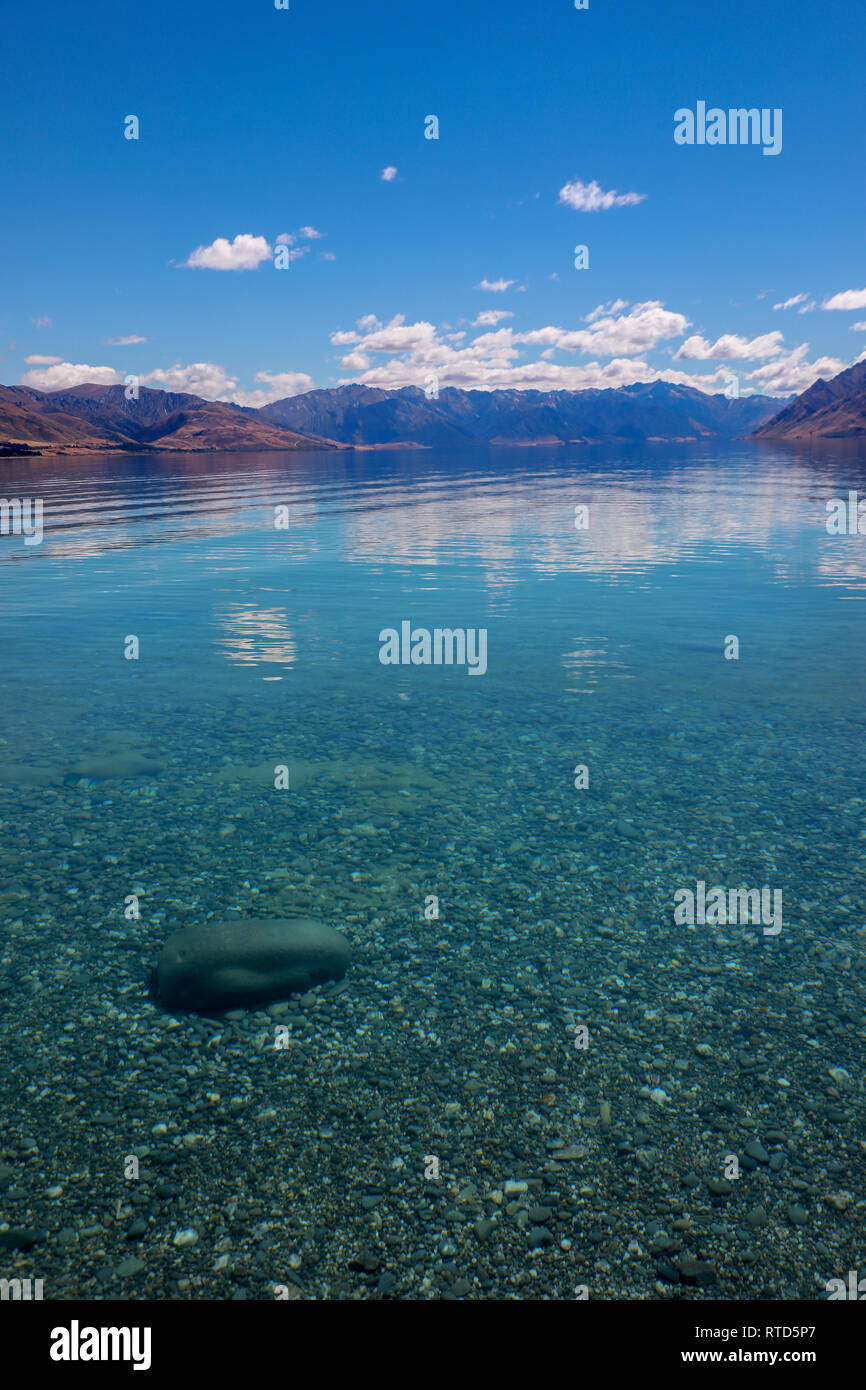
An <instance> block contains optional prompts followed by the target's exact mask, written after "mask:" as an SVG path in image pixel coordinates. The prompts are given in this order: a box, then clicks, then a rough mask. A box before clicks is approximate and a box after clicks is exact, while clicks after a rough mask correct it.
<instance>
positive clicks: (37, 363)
mask: <svg viewBox="0 0 866 1390" xmlns="http://www.w3.org/2000/svg"><path fill="white" fill-rule="evenodd" d="M24 361H25V362H26V363H27V365H28V367H53V366H54V365H55V364H56V363H57V362H62V361H63V358H62V357H37V356H35V355H34V356H33V357H25V358H24Z"/></svg>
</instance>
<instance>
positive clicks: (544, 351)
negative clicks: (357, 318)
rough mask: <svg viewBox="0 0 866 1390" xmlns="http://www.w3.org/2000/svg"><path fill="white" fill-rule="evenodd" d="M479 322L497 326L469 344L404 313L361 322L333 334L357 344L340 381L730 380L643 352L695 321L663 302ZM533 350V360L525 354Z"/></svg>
mask: <svg viewBox="0 0 866 1390" xmlns="http://www.w3.org/2000/svg"><path fill="white" fill-rule="evenodd" d="M477 326H481V327H489V328H491V329H492V330H493V331H491V332H485V333H480V334H477V335H476V336H475V337H473V338H471V339H470V340H469V341H468V342H465V343H464V342H463V341H462V340H461V339H457V338H456V335H454V334H444V335H443V334H442V333H441V332H440V331H439V330H437V329H436V328H435V327H434V325H433V324H431V323H428V322H426V321H421V322H418V323H413V324H407V323H406V322H405V316H404V315H402V314H400V315H397V316H396V317H395V318H394V319H392V320H391V322H390V323H388V324H386V325H384V326H382V325H381V324H378V322H376V324H375V326H372V325H371V327H370V329H369V330H365V329H364V328H362V326H361V324H359V329H361V331H360V332H357V333H355V332H352V333H346V332H342V331H341V332H337V333H334V334H332V337H331V341H332V343H333V344H334V345H335V346H337V347H339V346H346V347H350V348H351V349H352V350H351V351H350V352H349V353H347V354H346V355H345V356H343V357H342V359H341V362H340V365H341V367H342V369H343V371H344V372H345V373H347V375H346V376H345V377H343V378H341V384H342V382H348V381H361V382H362V383H363V384H365V385H369V386H381V387H386V388H395V387H400V386H409V385H423V382H424V377H425V374H426V373H427V372H429V371H430V370H435V371H436V373H437V375H438V377H439V381H440V384H443V385H448V386H460V387H464V388H468V389H476V390H494V389H497V388H504V387H514V388H522V389H533V390H541V391H545V390H557V389H559V390H579V389H583V388H585V387H589V386H597V387H601V386H623V385H627V384H631V383H633V382H652V381H657V380H665V381H677V382H681V383H684V384H691V385H693V386H697V387H699V388H700V389H704V390H720V389H721V388H722V386H723V385H724V381H723V380H721V379H720V374H719V373H715V374H714V375H713V376H707V377H704V378H695V377H694V376H691V375H689V374H687V373H685V372H682V371H676V370H667V371H659V370H657V369H656V368H654V367H651V366H649V365H648V364H647V363H646V362H645V361H644V360H643V357H642V356H639V355H638V354H643V353H644V352H645V351H647V350H648V349H649V348H651V347H653V346H655V345H656V344H657V343H658V342H660V341H663V340H664V339H666V338H669V337H673V336H680V335H681V334H682V333H683V332H684V331H685V330H686V328H687V327H688V319H686V318H685V317H684V316H683V315H682V314H676V313H673V312H671V311H670V310H667V309H665V308H664V305H663V304H661V303H660V302H658V301H649V302H647V303H646V304H636V305H634V306H633V308H632V310H631V312H630V313H629V314H624V315H620V316H619V317H614V316H611V315H608V316H607V317H605V318H602V319H599V320H597V321H595V322H594V323H593V325H592V326H591V327H589V328H582V329H565V328H558V327H546V328H540V329H532V330H530V331H529V332H526V333H516V332H515V331H514V329H513V328H510V327H500V328H497V327H496V324H495V323H493V324H487V323H485V324H483V325H481V324H480V325H477ZM531 350H535V351H531ZM559 352H580V353H585V354H587V355H592V356H593V359H594V360H592V361H590V362H589V363H587V364H586V365H580V366H578V365H574V364H566V363H561V362H557V361H554V360H553V359H554V357H555V355H556V354H557V353H559ZM608 355H609V356H611V357H612V360H611V361H610V362H607V363H606V364H604V365H602V364H601V363H600V362H599V361H598V357H602V356H608ZM530 356H531V357H532V359H533V360H521V359H522V358H527V357H530ZM383 359H384V360H383Z"/></svg>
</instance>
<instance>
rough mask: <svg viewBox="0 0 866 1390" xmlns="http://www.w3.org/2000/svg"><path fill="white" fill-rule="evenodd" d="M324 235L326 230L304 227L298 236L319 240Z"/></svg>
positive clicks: (308, 239) (309, 239)
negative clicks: (319, 230) (320, 230)
mask: <svg viewBox="0 0 866 1390" xmlns="http://www.w3.org/2000/svg"><path fill="white" fill-rule="evenodd" d="M324 235H325V233H324V232H317V231H316V229H315V227H302V228H301V230H300V231H299V232H298V236H302V237H306V239H307V241H319V240H320V239H321V238H322V237H323V236H324Z"/></svg>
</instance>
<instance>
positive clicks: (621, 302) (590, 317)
mask: <svg viewBox="0 0 866 1390" xmlns="http://www.w3.org/2000/svg"><path fill="white" fill-rule="evenodd" d="M627 308H628V300H627V299H611V300H610V301H609V302H608V303H607V304H597V305H596V307H595V308H594V309H593V310H591V311H590V313H588V314H584V316H583V321H584V323H594V322H595V320H596V319H599V318H601V316H602V314H618V313H619V311H620V309H627Z"/></svg>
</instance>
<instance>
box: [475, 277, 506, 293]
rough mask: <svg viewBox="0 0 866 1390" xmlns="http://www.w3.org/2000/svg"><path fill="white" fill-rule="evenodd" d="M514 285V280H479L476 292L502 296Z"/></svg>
mask: <svg viewBox="0 0 866 1390" xmlns="http://www.w3.org/2000/svg"><path fill="white" fill-rule="evenodd" d="M513 284H514V281H513V280H479V281H478V284H477V285H476V286H475V288H476V290H487V292H488V294H502V293H504V291H505V290H507V289H510V288H511V286H512V285H513Z"/></svg>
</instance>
